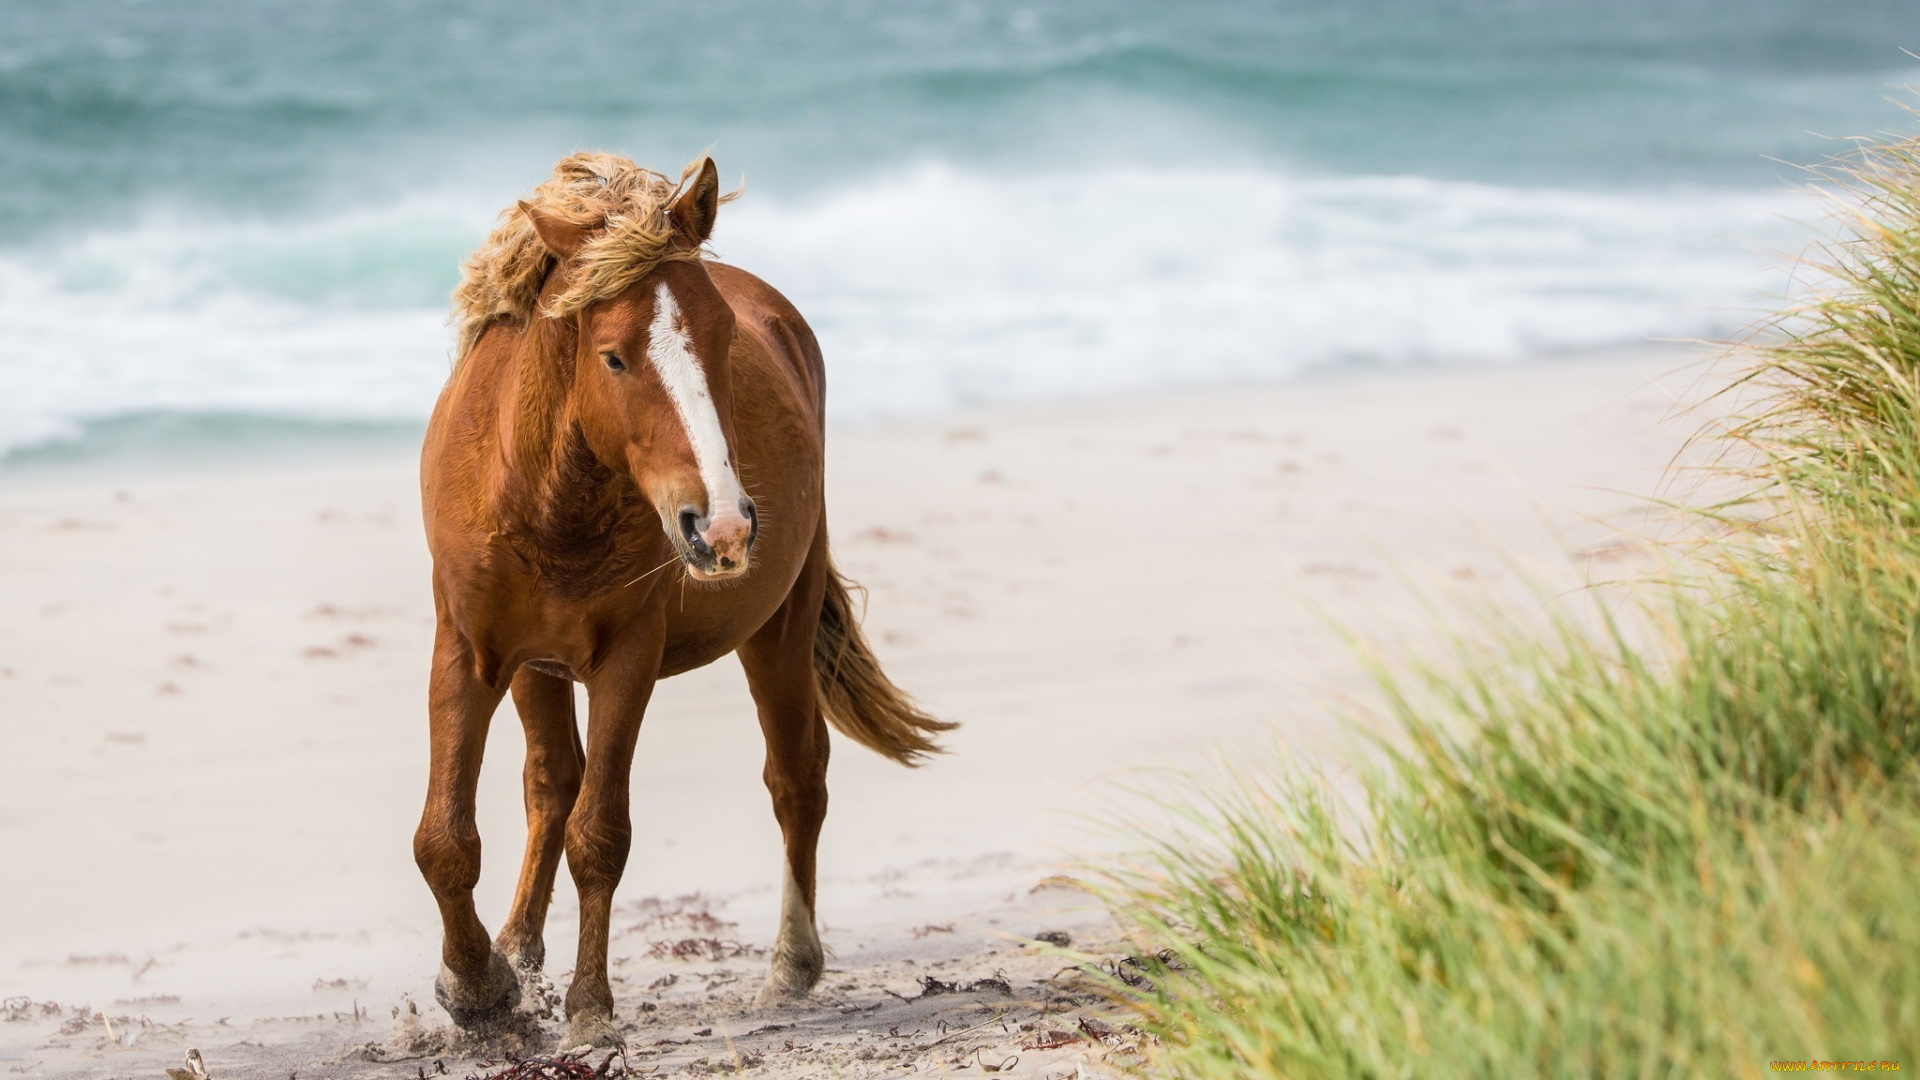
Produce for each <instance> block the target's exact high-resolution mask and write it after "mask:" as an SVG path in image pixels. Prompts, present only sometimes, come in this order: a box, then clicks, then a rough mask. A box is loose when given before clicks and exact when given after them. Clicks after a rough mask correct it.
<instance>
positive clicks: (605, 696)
mask: <svg viewBox="0 0 1920 1080" xmlns="http://www.w3.org/2000/svg"><path fill="white" fill-rule="evenodd" d="M664 638H665V632H664V628H663V629H661V630H660V631H659V632H658V633H657V634H648V635H647V640H646V641H645V642H636V643H633V645H632V646H631V647H626V648H616V649H613V650H610V652H611V653H612V654H613V656H614V657H615V659H612V660H610V661H609V662H608V663H607V664H606V665H605V666H604V667H603V668H602V669H601V670H599V671H597V672H594V673H593V674H592V675H591V676H589V678H588V679H587V765H586V773H585V775H584V777H583V778H582V780H581V784H580V794H579V797H578V798H576V799H575V800H574V804H573V813H572V814H571V815H569V816H568V818H567V868H568V869H569V870H570V871H571V872H572V873H573V884H574V886H575V888H577V889H579V891H580V947H579V950H578V952H577V954H576V956H575V958H574V963H573V985H572V986H570V987H568V988H567V1042H566V1045H567V1046H569V1047H575V1046H580V1045H583V1044H587V1043H591V1044H593V1045H595V1046H611V1045H614V1044H617V1043H619V1042H620V1041H621V1040H620V1035H619V1033H618V1031H616V1030H615V1028H614V1026H613V987H612V985H611V984H610V983H609V982H608V980H607V934H608V923H609V922H610V921H611V919H612V917H613V890H614V888H615V887H616V886H617V885H619V884H620V875H621V873H622V871H624V870H625V869H626V866H627V851H628V849H629V848H630V847H631V846H632V842H633V821H632V818H631V817H630V814H629V810H628V800H627V786H628V783H629V777H630V776H631V774H632V771H633V746H634V741H635V739H636V738H637V737H638V735H639V733H640V721H641V718H642V717H643V716H645V714H646V711H647V699H648V698H650V697H651V696H652V695H653V684H654V680H655V679H657V678H658V677H659V674H660V655H661V647H662V644H663V642H664Z"/></svg>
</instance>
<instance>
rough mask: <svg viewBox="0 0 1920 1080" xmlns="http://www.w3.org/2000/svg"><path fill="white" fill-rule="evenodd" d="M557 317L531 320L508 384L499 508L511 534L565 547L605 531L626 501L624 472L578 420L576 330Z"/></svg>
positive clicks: (518, 343) (517, 346)
mask: <svg viewBox="0 0 1920 1080" xmlns="http://www.w3.org/2000/svg"><path fill="white" fill-rule="evenodd" d="M568 329H569V328H567V327H564V326H560V325H558V324H556V322H555V320H552V319H543V318H538V317H536V318H534V319H533V320H531V325H530V326H528V327H527V329H526V330H524V331H522V332H521V333H520V334H519V335H518V340H517V341H516V342H515V346H514V351H513V357H512V363H513V369H514V370H513V378H512V379H511V380H510V381H509V384H508V385H507V386H506V387H504V388H503V389H505V390H507V391H508V394H507V395H503V396H504V397H506V398H507V400H506V401H504V402H503V405H504V409H503V413H504V415H503V420H504V424H503V427H504V429H505V430H504V431H503V433H502V434H503V436H504V437H503V438H502V440H501V442H502V445H501V451H502V454H501V459H502V464H503V466H504V468H503V476H502V477H501V483H500V484H499V485H498V486H497V488H496V492H497V494H496V511H497V514H498V518H499V521H500V524H501V525H502V526H504V527H505V529H506V530H507V531H509V532H515V533H521V534H527V535H532V536H535V537H538V538H540V539H541V541H542V543H543V544H546V545H553V546H557V547H566V546H569V544H570V543H572V542H574V541H576V540H578V539H579V537H578V536H577V535H576V534H580V533H583V532H584V533H596V534H597V533H603V532H605V531H606V529H607V528H608V527H609V526H610V524H611V519H612V518H613V517H615V516H617V514H615V512H614V511H615V508H616V507H617V506H618V505H619V504H621V503H623V502H625V501H628V500H627V499H626V498H624V495H625V489H626V488H630V487H631V486H632V485H631V484H624V485H623V484H622V483H621V478H620V477H619V476H618V475H617V474H616V473H615V472H614V471H613V470H612V469H609V468H608V467H607V466H606V465H604V464H603V463H601V462H600V461H599V460H598V459H597V458H596V457H595V456H594V454H593V451H592V450H591V449H590V448H589V447H588V446H587V443H586V439H585V437H584V436H583V435H582V433H581V431H580V427H579V425H578V423H577V422H576V421H575V418H574V409H573V403H572V397H571V388H572V382H573V367H574V364H573V345H574V341H573V336H572V334H571V333H569V332H568Z"/></svg>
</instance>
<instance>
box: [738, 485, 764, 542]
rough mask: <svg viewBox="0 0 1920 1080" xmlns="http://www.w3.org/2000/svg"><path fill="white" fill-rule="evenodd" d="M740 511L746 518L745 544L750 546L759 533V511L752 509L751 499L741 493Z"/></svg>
mask: <svg viewBox="0 0 1920 1080" xmlns="http://www.w3.org/2000/svg"><path fill="white" fill-rule="evenodd" d="M740 513H741V514H742V515H744V516H745V517H746V519H747V545H748V546H749V547H751V546H752V545H753V541H754V539H755V538H756V537H758V536H759V535H760V511H758V510H756V509H754V505H753V500H752V499H749V498H747V497H746V496H744V495H742V496H741V497H740Z"/></svg>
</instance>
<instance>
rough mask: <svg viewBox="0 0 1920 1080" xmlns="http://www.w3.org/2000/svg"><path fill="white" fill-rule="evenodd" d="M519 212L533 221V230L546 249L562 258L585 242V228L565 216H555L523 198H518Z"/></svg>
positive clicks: (575, 250) (569, 254)
mask: <svg viewBox="0 0 1920 1080" xmlns="http://www.w3.org/2000/svg"><path fill="white" fill-rule="evenodd" d="M520 212H521V213H523V214H525V215H527V220H528V221H531V222H533V231H534V232H535V233H538V234H539V236H540V242H541V243H542V244H545V245H546V247H547V250H548V251H551V252H553V253H554V254H555V255H558V256H559V257H561V258H562V259H571V258H573V257H574V255H576V254H578V253H579V251H580V249H581V248H583V247H585V246H586V244H587V230H585V229H583V228H581V227H580V226H578V225H575V224H574V223H573V222H571V221H568V220H566V219H565V218H560V217H555V216H554V215H552V214H549V213H547V212H546V211H545V210H541V209H539V208H537V207H535V206H534V205H533V204H532V203H530V202H527V201H526V200H525V199H522V200H520Z"/></svg>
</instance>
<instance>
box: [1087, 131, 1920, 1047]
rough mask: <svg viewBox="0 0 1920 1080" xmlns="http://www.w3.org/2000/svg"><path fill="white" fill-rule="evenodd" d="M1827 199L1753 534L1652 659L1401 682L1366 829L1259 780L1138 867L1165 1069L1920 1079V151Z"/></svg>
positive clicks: (1754, 473)
mask: <svg viewBox="0 0 1920 1080" xmlns="http://www.w3.org/2000/svg"><path fill="white" fill-rule="evenodd" d="M1832 175H1834V176H1835V177H1836V178H1837V179H1839V180H1841V181H1842V182H1843V185H1844V189H1845V190H1846V191H1847V192H1849V193H1850V194H1849V195H1848V196H1846V197H1845V198H1844V199H1843V201H1842V205H1843V206H1844V207H1845V210H1844V212H1843V216H1842V218H1841V230H1840V232H1841V236H1840V238H1839V239H1837V240H1836V241H1835V242H1833V243H1832V244H1830V245H1828V246H1827V247H1826V248H1825V249H1824V253H1823V258H1824V265H1822V266H1820V267H1819V268H1818V273H1819V275H1820V276H1819V280H1820V281H1822V282H1824V283H1825V284H1824V287H1823V288H1821V289H1820V291H1819V292H1818V293H1817V294H1816V295H1814V296H1813V298H1812V299H1811V301H1810V302H1808V303H1805V304H1804V305H1802V306H1800V307H1798V308H1796V309H1795V310H1792V311H1789V312H1787V313H1786V314H1784V315H1783V316H1782V317H1781V318H1780V319H1778V320H1777V321H1776V322H1774V323H1773V324H1771V325H1770V326H1769V327H1768V328H1767V329H1766V330H1765V331H1764V332H1763V333H1762V334H1761V335H1759V336H1757V337H1756V338H1755V342H1756V344H1754V345H1753V346H1751V356H1752V357H1753V361H1754V362H1753V363H1752V364H1751V366H1750V370H1749V374H1748V375H1747V376H1746V378H1747V379H1748V380H1750V381H1751V382H1750V385H1757V386H1759V387H1762V388H1763V389H1764V392H1765V397H1764V404H1763V405H1761V406H1760V407H1758V408H1757V409H1755V410H1754V411H1753V412H1752V413H1750V414H1749V416H1748V418H1747V419H1746V420H1745V421H1743V422H1741V423H1739V424H1737V425H1736V426H1734V427H1733V428H1732V429H1731V431H1730V432H1728V431H1722V432H1720V433H1719V434H1718V435H1717V436H1716V437H1719V438H1727V439H1729V440H1730V444H1729V445H1731V446H1732V447H1734V448H1735V449H1736V450H1737V451H1738V452H1737V453H1734V454H1732V455H1730V456H1729V457H1728V458H1726V459H1725V460H1726V461H1728V462H1729V464H1727V465H1726V466H1725V468H1726V469H1729V470H1735V471H1737V472H1738V473H1739V475H1741V476H1743V477H1745V479H1746V480H1747V483H1746V485H1745V487H1744V490H1745V491H1746V497H1745V502H1746V503H1747V505H1748V510H1749V512H1748V513H1747V514H1745V515H1744V517H1742V516H1739V515H1731V516H1726V518H1725V519H1726V520H1730V521H1731V520H1744V521H1746V522H1749V524H1748V525H1747V526H1746V527H1743V528H1741V529H1739V530H1738V531H1737V533H1736V534H1735V535H1734V536H1732V537H1731V538H1729V539H1722V540H1718V541H1716V542H1714V543H1713V544H1711V545H1708V546H1706V547H1704V548H1702V549H1700V550H1697V551H1694V552H1691V553H1688V554H1685V555H1683V556H1681V558H1682V560H1683V561H1682V564H1681V565H1680V566H1679V567H1678V568H1677V570H1676V572H1675V574H1674V575H1673V578H1672V580H1670V581H1668V582H1667V583H1666V584H1664V585H1661V586H1658V587H1655V588H1654V589H1653V590H1652V593H1651V596H1650V597H1649V596H1648V595H1647V594H1646V593H1645V592H1643V593H1642V595H1641V602H1640V606H1639V607H1638V608H1637V609H1636V610H1635V611H1634V613H1633V614H1632V615H1631V616H1623V618H1631V620H1632V622H1633V630H1632V632H1631V633H1629V632H1628V631H1627V630H1626V629H1625V628H1623V627H1622V626H1621V625H1620V624H1619V623H1616V622H1613V621H1610V618H1609V617H1607V616H1605V615H1604V614H1603V615H1602V617H1601V618H1600V619H1599V620H1597V622H1598V626H1599V629H1598V630H1597V631H1596V630H1595V629H1594V628H1593V627H1594V625H1595V622H1596V620H1593V619H1584V620H1582V619H1574V618H1566V619H1563V620H1562V621H1559V622H1556V623H1554V624H1553V625H1552V626H1550V627H1549V628H1548V629H1547V630H1546V631H1545V632H1541V631H1539V630H1538V629H1537V628H1536V629H1523V628H1520V627H1518V626H1517V624H1515V625H1510V626H1509V627H1508V628H1507V630H1506V631H1505V632H1504V633H1502V634H1500V635H1497V636H1496V640H1495V642H1494V644H1493V645H1492V646H1491V647H1485V648H1483V649H1481V650H1480V651H1478V652H1476V653H1474V654H1473V657H1472V658H1471V659H1470V660H1468V661H1467V662H1464V663H1457V664H1451V665H1447V666H1443V667H1429V668H1423V669H1418V670H1415V671H1414V672H1412V673H1411V674H1407V673H1405V672H1404V671H1393V672H1383V673H1382V677H1381V683H1382V686H1383V687H1384V688H1385V690H1386V699H1387V701H1388V702H1389V708H1390V710H1391V711H1392V713H1393V714H1394V719H1395V720H1397V723H1398V727H1399V729H1400V730H1399V733H1398V737H1396V738H1393V739H1390V740H1388V742H1387V749H1386V752H1385V759H1384V762H1383V763H1382V764H1379V765H1376V766H1373V767H1370V768H1368V769H1366V770H1364V771H1363V772H1362V774H1361V780H1360V782H1361V785H1362V787H1363V788H1364V792H1365V796H1366V797H1365V799H1364V800H1363V802H1364V809H1358V810H1356V809H1353V806H1354V805H1355V804H1354V802H1353V801H1352V800H1349V799H1345V798H1340V797H1336V796H1335V795H1334V794H1332V793H1331V792H1330V791H1329V790H1328V788H1327V787H1326V786H1325V785H1324V784H1323V783H1322V782H1321V781H1319V780H1318V779H1317V778H1315V777H1314V776H1312V775H1309V774H1308V773H1306V772H1304V771H1299V770H1293V771H1288V770H1286V769H1284V768H1283V769H1282V770H1281V771H1279V772H1278V773H1277V774H1274V775H1264V776H1262V775H1254V774H1243V775H1242V776H1240V777H1239V778H1238V780H1237V782H1236V783H1235V784H1233V785H1230V786H1229V787H1228V788H1227V789H1226V790H1224V791H1220V792H1216V793H1215V794H1213V795H1212V796H1211V797H1210V800H1209V803H1208V805H1205V806H1203V807H1200V808H1198V809H1196V810H1194V811H1193V812H1192V814H1191V815H1190V817H1189V819H1188V821H1189V825H1188V827H1187V828H1186V829H1184V830H1179V829H1176V830H1173V831H1171V832H1163V833H1161V834H1160V836H1159V840H1158V842H1157V846H1156V847H1155V848H1154V850H1153V851H1152V853H1151V855H1150V856H1149V857H1148V858H1146V859H1144V860H1142V861H1140V862H1137V863H1134V864H1131V866H1130V867H1129V868H1126V869H1122V870H1120V871H1118V872H1117V873H1116V881H1117V889H1118V897H1119V900H1120V903H1119V905H1118V906H1119V909H1120V910H1123V911H1125V912H1128V913H1129V914H1130V915H1131V916H1132V917H1133V918H1135V919H1136V920H1137V926H1138V930H1139V933H1140V934H1141V935H1142V937H1143V938H1144V939H1145V943H1146V944H1148V945H1149V946H1150V947H1151V948H1154V949H1159V948H1167V949H1170V950H1172V951H1171V956H1172V958H1173V960H1172V963H1171V964H1170V965H1169V968H1168V970H1164V971H1162V972H1161V973H1160V975H1159V977H1158V978H1157V979H1156V980H1155V986H1154V989H1153V990H1152V992H1151V993H1149V994H1147V995H1146V996H1145V998H1144V1000H1140V1001H1139V1002H1138V1006H1137V1007H1138V1008H1139V1010H1140V1013H1141V1023H1142V1024H1143V1025H1144V1026H1145V1027H1146V1028H1148V1029H1149V1030H1151V1031H1152V1032H1153V1033H1154V1034H1156V1035H1157V1036H1158V1037H1159V1039H1158V1047H1157V1049H1155V1050H1154V1051H1153V1052H1152V1053H1151V1054H1150V1055H1149V1056H1148V1058H1147V1059H1146V1061H1145V1063H1144V1064H1143V1065H1142V1066H1141V1067H1142V1068H1143V1069H1144V1070H1145V1071H1146V1072H1148V1073H1152V1074H1157V1075H1167V1076H1179V1077H1192V1078H1195V1080H1205V1078H1213V1077H1229V1076H1231V1077H1318V1076H1329V1077H1331V1076H1341V1077H1346V1076H1353V1077H1411V1076H1420V1077H1447V1076H1609V1077H1612V1076H1623V1077H1631V1076H1645V1077H1655V1076H1659V1077H1667V1076H1752V1075H1759V1074H1762V1073H1766V1072H1769V1071H1774V1069H1775V1066H1774V1063H1775V1062H1803V1061H1821V1060H1825V1061H1849V1062H1851V1061H1862V1060H1867V1061H1899V1062H1901V1063H1902V1064H1903V1065H1904V1067H1905V1068H1906V1069H1909V1070H1912V1069H1920V765H1916V757H1917V756H1920V529H1917V528H1916V526H1920V143H1915V142H1907V143H1896V144H1882V145H1875V146H1870V147H1867V148H1865V149H1864V150H1863V151H1862V152H1861V153H1860V154H1859V155H1857V156H1856V157H1855V158H1853V159H1852V160H1851V161H1850V162H1848V163H1846V164H1845V165H1844V167H1841V168H1838V169H1837V172H1836V173H1835V174H1832ZM1741 462H1744V464H1736V463H1741ZM1754 508H1758V509H1759V510H1761V511H1762V512H1761V513H1759V514H1754V513H1752V512H1751V511H1752V510H1753V509H1754ZM1704 509H1705V510H1706V511H1707V512H1709V513H1714V514H1719V513H1721V512H1722V511H1725V510H1726V509H1727V507H1725V506H1721V507H1712V508H1704ZM1598 606H1599V605H1598V604H1596V607H1598Z"/></svg>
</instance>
